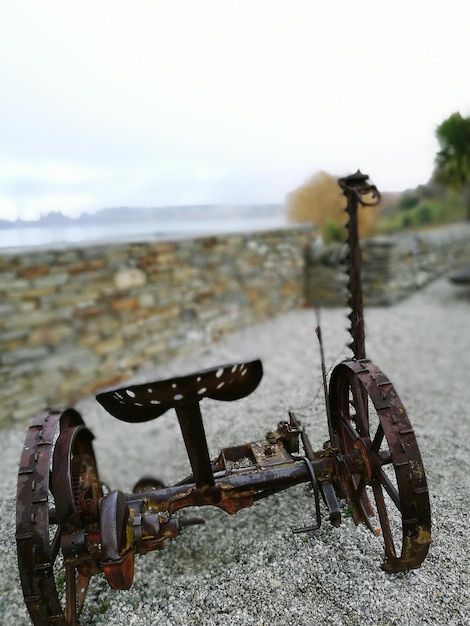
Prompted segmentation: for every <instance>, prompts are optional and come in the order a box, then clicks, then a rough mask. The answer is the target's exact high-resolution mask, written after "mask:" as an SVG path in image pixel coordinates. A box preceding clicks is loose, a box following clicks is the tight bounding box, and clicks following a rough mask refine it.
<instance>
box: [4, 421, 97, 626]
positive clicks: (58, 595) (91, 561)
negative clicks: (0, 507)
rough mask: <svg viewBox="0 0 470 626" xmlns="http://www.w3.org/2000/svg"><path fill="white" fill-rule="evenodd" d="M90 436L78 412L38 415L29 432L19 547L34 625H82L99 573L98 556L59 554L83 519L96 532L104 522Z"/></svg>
mask: <svg viewBox="0 0 470 626" xmlns="http://www.w3.org/2000/svg"><path fill="white" fill-rule="evenodd" d="M92 438H93V436H92V435H91V433H90V431H88V430H87V429H86V428H85V426H84V424H83V420H82V418H81V416H80V415H79V413H77V412H76V411H74V410H73V409H67V410H66V411H53V410H48V411H44V412H43V413H40V414H39V415H38V416H37V418H36V419H35V421H34V423H33V424H32V426H31V427H30V428H29V429H28V433H27V435H26V440H25V444H24V448H23V453H22V456H21V460H20V468H19V472H18V492H17V507H16V544H17V551H18V566H19V572H20V579H21V585H22V588H23V594H24V598H25V602H26V606H27V607H28V611H29V614H30V616H31V620H32V622H33V624H34V625H35V626H45V625H46V624H57V626H76V625H78V623H79V622H78V618H79V615H80V612H81V610H82V607H83V602H84V599H85V595H86V591H87V588H88V582H89V579H90V577H91V575H93V574H94V573H96V572H97V571H99V560H97V559H95V558H93V557H92V556H90V555H89V554H85V555H82V556H81V557H80V556H77V557H76V559H77V562H76V563H74V562H73V558H72V559H71V558H70V557H69V558H68V559H65V558H64V556H63V554H62V551H61V548H63V545H64V540H65V539H67V537H69V538H71V537H72V536H73V535H74V533H76V532H77V531H80V529H81V528H82V527H83V524H87V527H89V528H90V530H91V532H92V531H93V526H94V522H97V521H98V520H97V517H96V516H97V508H98V500H99V498H100V497H101V495H102V494H101V486H100V483H99V479H98V472H97V468H96V461H95V457H94V453H93V448H92V444H91V439H92ZM68 543H69V545H70V543H73V539H71V541H69V542H68ZM82 543H83V542H82ZM74 558H75V557H74Z"/></svg>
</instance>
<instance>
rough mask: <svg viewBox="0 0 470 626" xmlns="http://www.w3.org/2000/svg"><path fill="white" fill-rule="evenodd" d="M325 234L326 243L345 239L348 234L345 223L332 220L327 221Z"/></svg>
mask: <svg viewBox="0 0 470 626" xmlns="http://www.w3.org/2000/svg"><path fill="white" fill-rule="evenodd" d="M323 236H324V239H325V243H333V242H337V241H344V239H345V236H346V229H345V227H344V224H340V223H339V222H332V221H328V222H326V224H325V229H324V235H323Z"/></svg>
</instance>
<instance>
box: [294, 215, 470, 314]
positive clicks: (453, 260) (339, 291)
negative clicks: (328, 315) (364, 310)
mask: <svg viewBox="0 0 470 626" xmlns="http://www.w3.org/2000/svg"><path fill="white" fill-rule="evenodd" d="M345 253H346V248H345V246H344V245H340V244H336V245H332V246H322V245H320V244H319V243H318V241H312V242H311V243H310V246H309V248H308V254H307V265H306V301H307V302H308V303H309V304H321V305H327V306H334V305H344V304H345V302H346V297H347V295H346V282H347V277H346V274H345V268H344V266H342V265H341V259H342V258H344V256H345ZM362 259H363V266H362V277H363V291H364V302H365V304H366V305H390V304H394V303H395V302H398V301H399V300H401V299H403V298H404V297H406V296H408V295H409V294H411V293H413V292H414V291H416V290H417V289H420V288H421V287H423V286H425V285H427V284H428V283H429V282H431V281H432V280H435V279H436V278H438V277H439V276H442V275H443V274H445V273H446V272H450V271H452V270H453V269H455V268H456V267H458V266H459V265H461V264H470V224H459V225H454V226H449V227H447V228H441V229H436V230H429V231H423V232H419V233H412V234H407V235H400V236H393V237H375V238H372V239H366V240H364V241H363V242H362Z"/></svg>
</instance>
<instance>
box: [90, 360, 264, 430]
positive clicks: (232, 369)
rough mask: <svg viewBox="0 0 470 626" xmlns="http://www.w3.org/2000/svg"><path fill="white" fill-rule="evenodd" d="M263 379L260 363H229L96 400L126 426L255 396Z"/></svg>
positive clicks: (126, 389) (131, 386) (112, 390)
mask: <svg viewBox="0 0 470 626" xmlns="http://www.w3.org/2000/svg"><path fill="white" fill-rule="evenodd" d="M262 377H263V366H262V364H261V361H260V360H259V359H256V360H254V361H250V362H248V363H230V364H226V365H220V366H218V367H214V368H211V369H207V370H202V371H198V372H194V373H192V374H189V375H186V376H179V377H177V378H170V379H168V380H160V381H156V382H153V383H145V384H143V385H130V386H128V387H122V388H119V389H111V390H109V391H105V392H103V393H100V394H98V395H97V396H96V399H97V400H98V402H99V403H100V404H101V405H102V406H103V407H104V408H105V409H106V410H107V411H108V412H109V413H111V415H113V416H114V417H116V418H117V419H119V420H122V421H124V422H146V421H148V420H152V419H155V418H156V417H159V416H160V415H163V413H165V412H166V411H168V409H170V408H178V407H183V406H188V405H194V404H195V403H196V404H197V403H199V401H200V400H201V399H202V398H212V399H214V400H222V401H232V400H238V399H240V398H244V397H245V396H248V395H249V394H250V393H252V392H253V391H254V390H255V389H256V387H257V386H258V384H259V382H260V381H261V378H262Z"/></svg>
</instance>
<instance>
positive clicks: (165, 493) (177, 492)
mask: <svg viewBox="0 0 470 626" xmlns="http://www.w3.org/2000/svg"><path fill="white" fill-rule="evenodd" d="M312 467H313V470H314V472H315V475H316V476H317V479H318V481H319V482H322V481H323V482H329V481H331V480H332V475H333V471H334V465H333V459H332V458H329V457H327V458H324V459H321V460H317V461H314V462H313V463H312ZM309 481H310V472H309V470H308V468H307V467H306V465H305V463H304V462H303V461H302V460H299V461H295V462H294V463H292V464H290V465H285V466H281V467H271V468H269V469H262V470H255V471H246V472H244V473H240V474H231V475H227V474H224V475H223V476H220V477H216V478H215V484H214V487H213V488H211V489H204V488H203V489H198V488H197V486H196V484H195V483H188V484H178V485H175V486H173V487H165V488H163V489H159V490H158V491H154V490H152V491H143V492H140V493H137V494H129V495H127V496H126V497H127V499H128V500H129V501H133V500H138V499H140V498H144V499H146V500H147V501H148V509H149V510H152V511H165V510H171V512H174V511H177V510H179V509H182V508H185V507H190V506H201V505H202V504H210V505H213V506H219V507H220V508H225V506H226V502H227V501H228V502H230V500H231V498H232V497H233V500H234V502H236V501H237V499H238V498H239V497H240V496H243V497H246V498H251V497H253V496H254V495H255V494H258V493H263V492H265V491H269V490H272V489H276V491H282V490H284V489H288V488H289V487H291V486H293V485H296V484H299V483H303V482H309ZM258 497H259V496H258ZM242 508H243V507H242ZM229 512H232V511H229Z"/></svg>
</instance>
